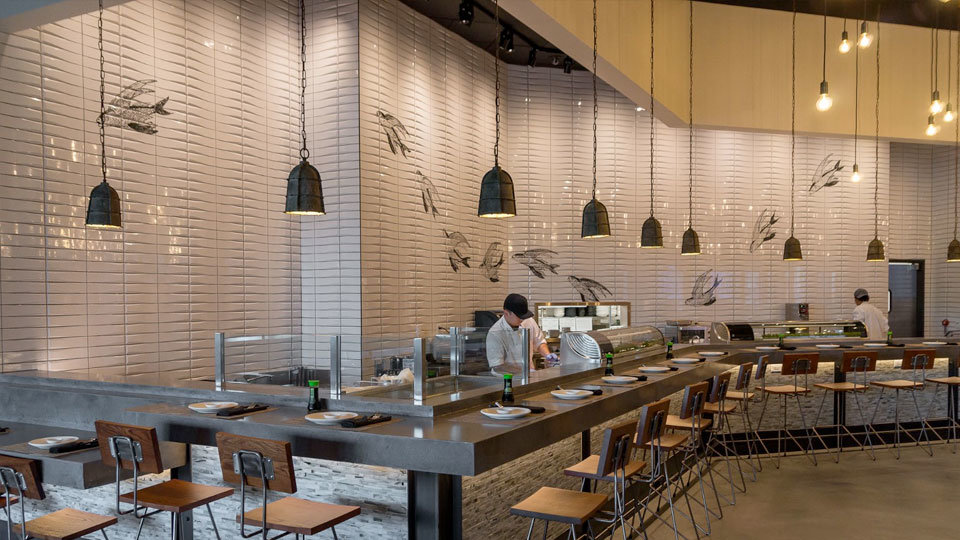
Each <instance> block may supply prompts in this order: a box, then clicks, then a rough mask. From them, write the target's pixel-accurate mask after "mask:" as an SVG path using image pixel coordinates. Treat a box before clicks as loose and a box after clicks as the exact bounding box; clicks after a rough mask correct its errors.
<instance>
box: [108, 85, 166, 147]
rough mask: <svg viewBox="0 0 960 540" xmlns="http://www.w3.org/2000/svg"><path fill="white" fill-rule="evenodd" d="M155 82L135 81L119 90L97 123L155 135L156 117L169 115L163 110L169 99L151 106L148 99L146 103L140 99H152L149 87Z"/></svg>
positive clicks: (152, 92)
mask: <svg viewBox="0 0 960 540" xmlns="http://www.w3.org/2000/svg"><path fill="white" fill-rule="evenodd" d="M155 82H157V81H156V80H154V79H148V80H142V81H137V82H135V83H133V84H131V85H130V86H127V87H126V88H124V89H123V90H121V91H120V93H119V94H117V97H115V98H113V99H112V100H110V103H108V104H107V106H106V110H104V112H103V114H102V115H101V116H100V118H99V119H98V121H101V122H104V124H103V125H104V126H112V127H118V128H127V129H132V130H134V131H137V132H139V133H146V134H147V135H153V134H155V133H156V132H157V122H156V115H158V114H159V115H163V116H167V115H169V114H170V113H169V112H167V111H166V110H165V109H164V108H163V107H164V105H166V104H167V101H168V100H169V99H170V97H169V96H167V97H165V98H163V99H161V100H160V101H156V102H154V103H152V104H151V103H150V99H148V100H147V101H143V99H141V98H143V97H144V96H146V97H148V98H152V97H153V95H154V91H153V88H152V87H151V85H152V84H154V83H155Z"/></svg>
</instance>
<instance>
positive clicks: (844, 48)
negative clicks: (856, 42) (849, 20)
mask: <svg viewBox="0 0 960 540" xmlns="http://www.w3.org/2000/svg"><path fill="white" fill-rule="evenodd" d="M851 48H853V46H852V45H851V44H850V34H848V33H847V31H846V30H844V31H843V33H842V34H840V46H839V47H838V49H840V54H847V53H848V52H850V49H851Z"/></svg>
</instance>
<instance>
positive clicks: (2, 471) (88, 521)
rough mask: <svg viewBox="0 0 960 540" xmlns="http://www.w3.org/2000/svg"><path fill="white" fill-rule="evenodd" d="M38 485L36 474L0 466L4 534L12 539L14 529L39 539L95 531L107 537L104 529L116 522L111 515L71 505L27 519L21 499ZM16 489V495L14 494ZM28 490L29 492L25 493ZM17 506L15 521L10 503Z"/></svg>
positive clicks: (69, 539) (68, 538)
mask: <svg viewBox="0 0 960 540" xmlns="http://www.w3.org/2000/svg"><path fill="white" fill-rule="evenodd" d="M35 485H39V482H38V481H37V479H36V477H34V478H32V479H30V481H29V482H28V481H27V477H26V475H24V474H23V473H21V472H18V471H17V470H15V469H13V468H12V467H7V466H0V486H3V498H2V499H0V507H3V509H4V512H5V513H6V517H7V520H6V532H7V538H9V539H11V540H12V539H14V538H16V536H14V532H15V533H16V534H17V536H19V537H20V538H36V539H39V540H75V539H77V538H81V537H83V536H85V535H88V534H91V533H96V532H99V533H100V534H101V535H103V538H104V540H109V539H108V537H107V533H106V531H105V530H104V529H106V528H107V527H109V526H111V525H114V524H115V523H117V518H115V517H113V516H101V515H99V514H91V513H89V512H81V511H80V510H75V509H73V508H64V509H62V510H57V511H56V512H53V513H50V514H46V515H43V516H40V517H38V518H34V519H31V520H27V519H26V512H25V511H24V509H23V500H24V498H25V497H27V496H32V494H30V493H31V492H33V491H35V490H36V487H32V486H35ZM14 493H16V495H14ZM28 494H30V495H28ZM14 505H16V506H17V507H19V510H20V512H19V513H20V520H19V523H14V519H13V518H14V516H15V514H16V512H14V510H13V506H14Z"/></svg>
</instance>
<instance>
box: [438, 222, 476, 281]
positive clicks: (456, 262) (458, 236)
mask: <svg viewBox="0 0 960 540" xmlns="http://www.w3.org/2000/svg"><path fill="white" fill-rule="evenodd" d="M443 235H444V236H446V237H447V260H449V261H450V268H453V271H454V272H459V271H460V267H461V266H465V267H467V268H470V257H468V256H466V255H464V252H465V250H467V249H470V248H471V247H472V246H471V245H470V242H468V241H467V237H465V236H464V235H463V234H462V233H460V232H458V231H453V232H449V231H446V230H444V231H443Z"/></svg>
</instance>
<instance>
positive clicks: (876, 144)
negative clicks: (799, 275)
mask: <svg viewBox="0 0 960 540" xmlns="http://www.w3.org/2000/svg"><path fill="white" fill-rule="evenodd" d="M864 20H866V19H864ZM876 32H877V101H876V104H874V107H873V116H874V128H873V129H874V133H873V135H874V137H873V166H874V168H875V169H874V170H875V171H876V172H875V173H874V179H873V237H874V238H875V239H878V238H880V43H881V42H880V7H879V6H877V30H876Z"/></svg>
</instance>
